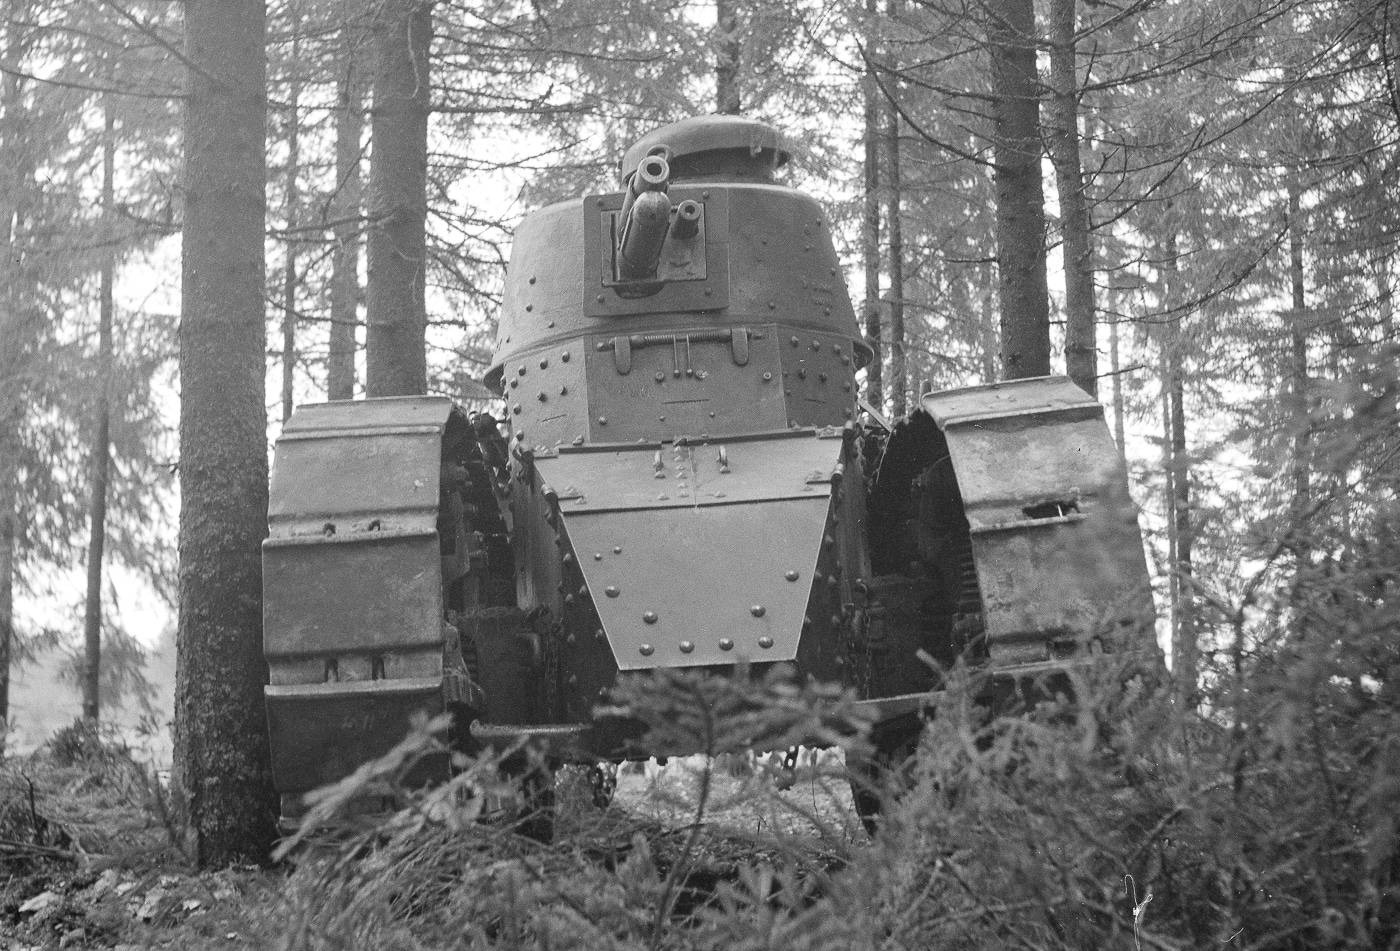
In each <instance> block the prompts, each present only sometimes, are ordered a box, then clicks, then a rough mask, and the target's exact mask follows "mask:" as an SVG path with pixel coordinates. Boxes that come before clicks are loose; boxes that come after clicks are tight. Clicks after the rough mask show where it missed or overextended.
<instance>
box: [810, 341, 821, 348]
mask: <svg viewBox="0 0 1400 951" xmlns="http://www.w3.org/2000/svg"><path fill="white" fill-rule="evenodd" d="M821 348H822V342H821V341H820V340H813V341H812V349H813V350H820V349H821Z"/></svg>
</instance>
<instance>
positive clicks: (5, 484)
mask: <svg viewBox="0 0 1400 951" xmlns="http://www.w3.org/2000/svg"><path fill="white" fill-rule="evenodd" d="M29 7H30V4H29V3H27V2H25V0H18V2H14V0H12V2H11V3H10V4H8V5H7V8H6V13H7V14H8V19H7V21H6V35H5V43H4V52H5V58H6V61H7V62H9V63H12V64H19V63H22V62H23V61H24V58H25V54H26V52H27V45H28V39H27V37H26V35H25V33H24V32H23V31H22V29H20V28H19V27H17V26H15V24H17V23H21V22H28V21H29V18H30V10H29ZM23 97H24V85H23V82H22V80H21V79H20V77H19V75H18V74H17V73H15V72H6V73H4V74H3V75H0V155H4V156H5V162H4V165H3V167H0V236H3V237H4V238H5V247H6V249H7V262H6V264H7V266H8V268H9V271H8V273H7V274H6V279H5V280H3V281H0V340H3V341H4V346H0V755H3V754H4V752H5V737H6V732H7V729H8V725H9V716H10V661H11V658H12V656H13V653H14V639H15V627H14V582H15V573H16V571H17V570H18V558H17V545H18V544H19V516H18V508H19V462H18V455H19V450H20V425H21V423H22V421H23V418H24V411H25V408H26V402H27V399H26V393H25V383H24V380H23V378H22V375H21V373H20V372H19V371H20V370H21V369H22V368H23V361H24V360H25V358H26V351H27V349H28V347H27V342H28V341H29V340H31V339H33V337H34V336H35V335H36V334H37V332H38V328H39V327H40V326H41V322H40V320H39V318H38V315H37V314H36V313H34V309H33V292H34V291H35V290H36V283H37V282H36V279H35V276H34V264H33V262H31V261H30V260H28V259H27V256H26V255H25V252H24V249H23V247H22V243H23V238H24V237H25V235H24V233H23V222H24V219H25V216H26V209H27V208H28V206H29V205H30V204H31V203H32V202H33V201H34V200H35V197H36V196H35V194H34V192H35V189H34V157H33V142H32V140H31V139H30V137H29V135H28V134H27V124H28V123H27V116H26V112H25V109H24V105H23Z"/></svg>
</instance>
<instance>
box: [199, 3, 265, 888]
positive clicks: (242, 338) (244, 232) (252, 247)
mask: <svg viewBox="0 0 1400 951" xmlns="http://www.w3.org/2000/svg"><path fill="white" fill-rule="evenodd" d="M266 15H267V12H266V9H265V6H264V2H263V0H186V4H185V34H186V51H187V55H188V58H189V61H190V62H191V63H192V64H194V68H192V69H191V70H190V71H189V74H188V79H187V82H188V87H187V96H186V105H185V174H184V187H185V221H184V252H183V256H184V266H183V280H182V289H181V292H182V301H181V304H182V307H181V321H180V384H181V401H180V621H179V634H178V639H177V651H176V656H177V662H176V674H175V772H176V777H177V781H178V788H179V790H180V794H181V799H182V801H183V806H184V809H185V813H186V816H187V819H188V822H189V826H190V830H191V832H192V833H193V838H194V846H195V857H196V861H197V862H198V863H199V865H200V866H201V867H206V868H208V867H218V866H224V865H228V864H230V863H233V862H249V861H262V860H263V859H265V858H266V856H267V850H268V848H269V847H270V846H271V844H272V841H273V836H274V817H275V816H276V814H277V801H276V797H275V795H274V794H273V791H272V783H271V769H270V763H269V756H268V743H267V716H266V712H265V708H264V704H263V685H264V684H266V683H267V664H266V662H265V661H264V660H263V654H262V562H261V558H262V552H261V545H262V540H263V538H264V537H265V536H266V534H267V435H266V434H267V411H266V409H265V407H264V405H263V381H264V377H265V373H266V356H265V354H266V339H265V338H266V334H265V331H264V316H263V289H264V279H265V271H264V263H263V236H264V216H265V215H266V210H267V194H266V188H267V167H266V152H265V148H266V128H265V126H266V122H267V94H266V83H267V79H266V69H267V68H266V60H265V57H264V44H265V32H266Z"/></svg>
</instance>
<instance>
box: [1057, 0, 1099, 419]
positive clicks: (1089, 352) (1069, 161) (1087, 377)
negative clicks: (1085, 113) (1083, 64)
mask: <svg viewBox="0 0 1400 951" xmlns="http://www.w3.org/2000/svg"><path fill="white" fill-rule="evenodd" d="M1074 36H1075V0H1051V2H1050V86H1051V90H1052V95H1051V97H1050V130H1049V133H1050V134H1049V136H1048V139H1049V142H1050V159H1051V163H1052V164H1053V165H1054V166H1055V183H1056V186H1057V190H1058V191H1059V195H1060V234H1061V238H1062V244H1061V248H1062V249H1063V255H1064V271H1065V369H1066V372H1068V374H1069V378H1070V379H1071V380H1073V381H1074V382H1075V383H1077V384H1078V385H1079V388H1080V389H1082V390H1084V392H1086V393H1088V394H1090V395H1091V396H1097V395H1098V387H1099V380H1098V375H1099V360H1098V333H1097V323H1096V321H1095V319H1094V262H1093V252H1092V245H1091V235H1090V229H1089V209H1088V207H1087V204H1086V202H1085V200H1084V174H1083V170H1082V167H1081V164H1080V157H1079V95H1078V92H1079V75H1078V70H1077V68H1076V66H1075V49H1074V46H1075V44H1074Z"/></svg>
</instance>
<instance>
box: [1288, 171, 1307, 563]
mask: <svg viewBox="0 0 1400 951" xmlns="http://www.w3.org/2000/svg"><path fill="white" fill-rule="evenodd" d="M1301 204H1302V192H1301V190H1300V189H1299V188H1298V185H1297V184H1296V183H1295V182H1293V181H1290V182H1289V183H1288V283H1289V285H1290V287H1291V289H1292V291H1293V312H1292V314H1291V316H1290V319H1289V343H1290V347H1289V356H1290V360H1291V363H1292V366H1291V367H1290V368H1289V369H1290V376H1291V377H1292V386H1291V387H1290V388H1289V389H1290V390H1291V392H1290V394H1289V395H1290V400H1289V403H1290V404H1291V406H1290V408H1291V410H1292V414H1291V415H1292V417H1293V418H1292V419H1291V420H1290V421H1289V422H1290V424H1291V425H1292V427H1293V467H1292V468H1293V472H1292V489H1293V496H1292V499H1291V502H1290V508H1291V512H1292V518H1291V519H1290V521H1291V523H1292V524H1291V525H1290V530H1291V531H1292V532H1293V533H1294V535H1295V539H1296V541H1297V544H1298V553H1299V561H1300V562H1302V561H1305V560H1306V550H1307V547H1308V545H1307V541H1306V538H1305V537H1304V536H1305V534H1306V530H1305V528H1304V522H1305V521H1306V513H1307V509H1308V505H1309V501H1310V496H1311V494H1312V492H1311V487H1310V485H1309V475H1310V473H1309V469H1310V468H1311V466H1310V464H1309V456H1310V454H1311V450H1310V446H1309V444H1310V442H1311V433H1310V426H1309V423H1308V330H1309V326H1308V325H1309V320H1308V314H1307V296H1306V288H1305V286H1304V283H1303V213H1302V209H1301Z"/></svg>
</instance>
